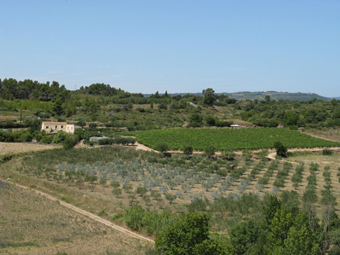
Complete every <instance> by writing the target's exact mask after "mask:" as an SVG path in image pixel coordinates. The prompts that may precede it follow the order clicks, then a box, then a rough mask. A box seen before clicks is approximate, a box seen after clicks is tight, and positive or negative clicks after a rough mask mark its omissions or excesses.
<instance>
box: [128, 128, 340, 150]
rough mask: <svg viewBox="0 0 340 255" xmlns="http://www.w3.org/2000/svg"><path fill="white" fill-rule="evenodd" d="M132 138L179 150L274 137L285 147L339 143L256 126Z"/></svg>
mask: <svg viewBox="0 0 340 255" xmlns="http://www.w3.org/2000/svg"><path fill="white" fill-rule="evenodd" d="M134 134H135V135H136V140H137V141H138V142H140V143H142V144H145V145H147V146H149V147H151V148H156V147H157V145H158V144H159V143H166V144H167V145H168V148H169V149H172V150H181V149H183V147H184V146H186V145H191V146H192V147H193V149H194V150H204V149H205V148H206V147H207V146H209V145H213V146H214V147H215V149H216V150H242V149H250V150H254V149H263V148H273V145H274V143H275V142H276V141H280V142H281V143H283V145H284V146H285V147H288V148H314V147H333V146H340V143H337V142H333V141H326V140H323V139H319V138H315V137H312V136H309V135H306V134H302V133H300V132H298V131H295V130H289V129H283V128H256V129H249V128H247V129H161V130H148V131H138V132H135V133H134Z"/></svg>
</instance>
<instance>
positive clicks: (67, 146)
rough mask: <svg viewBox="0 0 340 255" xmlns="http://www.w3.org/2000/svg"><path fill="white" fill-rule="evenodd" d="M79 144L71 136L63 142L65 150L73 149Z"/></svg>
mask: <svg viewBox="0 0 340 255" xmlns="http://www.w3.org/2000/svg"><path fill="white" fill-rule="evenodd" d="M76 144H77V141H76V140H75V139H74V138H73V137H71V136H70V135H67V136H66V137H65V139H64V141H63V148H64V149H65V150H70V149H72V148H73V147H74V146H75V145H76Z"/></svg>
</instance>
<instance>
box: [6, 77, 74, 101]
mask: <svg viewBox="0 0 340 255" xmlns="http://www.w3.org/2000/svg"><path fill="white" fill-rule="evenodd" d="M65 91H67V90H66V88H65V86H64V85H62V86H60V85H59V83H58V82H56V81H53V82H52V84H50V82H49V81H48V82H46V83H39V82H38V81H32V80H29V79H26V80H24V81H17V80H16V79H12V78H10V79H4V80H1V79H0V98H2V99H6V100H15V99H38V100H40V101H51V100H53V99H54V98H55V97H56V96H57V95H58V94H59V93H61V92H65Z"/></svg>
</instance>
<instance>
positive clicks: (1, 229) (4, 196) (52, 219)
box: [0, 181, 142, 255]
mask: <svg viewBox="0 0 340 255" xmlns="http://www.w3.org/2000/svg"><path fill="white" fill-rule="evenodd" d="M0 208H1V210H0V253H1V254H3V253H4V254H53V255H55V254H57V253H58V252H60V253H63V252H66V253H67V254H113V252H115V253H114V254H140V253H142V252H141V247H142V243H141V242H140V241H138V240H136V239H133V238H130V237H129V236H126V235H124V234H122V233H120V232H118V231H115V230H113V229H111V228H109V227H106V226H105V225H102V224H100V223H97V222H95V221H92V220H90V219H89V218H86V217H84V216H82V215H80V214H78V213H75V212H73V211H71V210H68V209H66V208H64V207H63V206H61V205H59V204H58V203H57V202H52V201H50V200H48V199H46V198H44V197H41V196H38V195H37V194H36V193H34V192H30V191H28V190H23V189H20V188H18V187H15V186H12V185H10V184H8V183H6V182H3V181H0Z"/></svg>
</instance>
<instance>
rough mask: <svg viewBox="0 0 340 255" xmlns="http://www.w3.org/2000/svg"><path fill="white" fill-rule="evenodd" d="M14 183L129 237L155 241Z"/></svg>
mask: <svg viewBox="0 0 340 255" xmlns="http://www.w3.org/2000/svg"><path fill="white" fill-rule="evenodd" d="M15 185H16V186H17V187H20V188H22V189H26V190H32V191H34V192H35V193H37V194H39V195H41V196H44V197H46V198H48V199H50V200H51V201H58V203H60V204H61V205H62V206H64V207H66V208H69V209H71V210H73V211H75V212H78V213H80V214H82V215H85V216H87V217H89V218H90V219H92V220H94V221H97V222H100V223H102V224H104V225H106V226H108V227H111V228H113V229H115V230H118V231H120V232H122V233H124V234H127V235H129V236H131V237H134V238H137V239H140V240H143V241H147V242H150V243H155V241H154V240H152V239H150V238H147V237H144V236H142V235H139V234H136V233H134V232H132V231H130V230H127V229H125V228H123V227H120V226H118V225H116V224H113V223H111V222H110V221H108V220H105V219H102V218H101V217H99V216H97V215H95V214H93V213H90V212H87V211H85V210H82V209H80V208H78V207H76V206H74V205H71V204H68V203H66V202H63V201H60V200H58V199H57V198H55V197H53V196H51V195H49V194H46V193H44V192H41V191H39V190H35V189H31V188H29V187H26V186H23V185H19V184H15Z"/></svg>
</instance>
